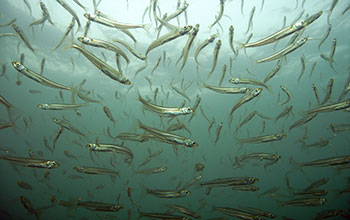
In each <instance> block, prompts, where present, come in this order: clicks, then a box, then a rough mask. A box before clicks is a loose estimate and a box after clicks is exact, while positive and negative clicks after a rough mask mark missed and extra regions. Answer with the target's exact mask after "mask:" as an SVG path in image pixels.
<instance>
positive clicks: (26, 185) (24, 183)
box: [16, 180, 33, 191]
mask: <svg viewBox="0 0 350 220" xmlns="http://www.w3.org/2000/svg"><path fill="white" fill-rule="evenodd" d="M16 184H17V185H18V186H19V187H21V188H22V189H25V190H30V191H32V190H33V187H32V186H31V185H30V184H29V183H26V182H24V181H21V180H19V181H17V182H16Z"/></svg>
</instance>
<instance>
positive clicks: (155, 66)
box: [151, 56, 162, 76]
mask: <svg viewBox="0 0 350 220" xmlns="http://www.w3.org/2000/svg"><path fill="white" fill-rule="evenodd" d="M161 60H162V57H161V56H159V57H158V59H157V62H156V64H155V65H154V67H153V69H152V71H151V75H152V76H153V73H154V71H155V70H156V69H157V68H158V66H159V64H160V61H161Z"/></svg>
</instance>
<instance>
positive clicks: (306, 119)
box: [289, 113, 317, 131]
mask: <svg viewBox="0 0 350 220" xmlns="http://www.w3.org/2000/svg"><path fill="white" fill-rule="evenodd" d="M316 116H317V113H313V114H309V115H306V116H304V117H302V118H301V119H299V120H298V121H296V122H294V123H293V124H292V125H291V126H290V127H289V131H290V130H292V129H293V128H295V127H299V126H301V125H304V124H306V123H308V122H310V121H311V120H312V119H314V118H315V117H316Z"/></svg>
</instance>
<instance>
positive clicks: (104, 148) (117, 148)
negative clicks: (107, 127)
mask: <svg viewBox="0 0 350 220" xmlns="http://www.w3.org/2000/svg"><path fill="white" fill-rule="evenodd" d="M86 148H87V149H89V150H90V151H95V152H107V153H108V152H111V153H117V154H124V155H126V156H128V158H127V160H126V161H127V162H131V161H132V160H133V158H134V154H133V153H132V151H131V150H130V149H129V148H127V147H125V146H123V145H117V144H100V143H88V144H87V145H86Z"/></svg>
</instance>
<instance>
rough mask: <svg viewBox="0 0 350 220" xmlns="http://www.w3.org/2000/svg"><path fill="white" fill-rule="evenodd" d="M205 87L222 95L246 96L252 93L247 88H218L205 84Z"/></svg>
mask: <svg viewBox="0 0 350 220" xmlns="http://www.w3.org/2000/svg"><path fill="white" fill-rule="evenodd" d="M203 87H204V88H207V89H210V90H212V91H215V92H218V93H222V94H245V93H247V92H249V91H250V89H249V88H247V87H235V88H232V87H217V86H212V85H208V84H205V83H203Z"/></svg>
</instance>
